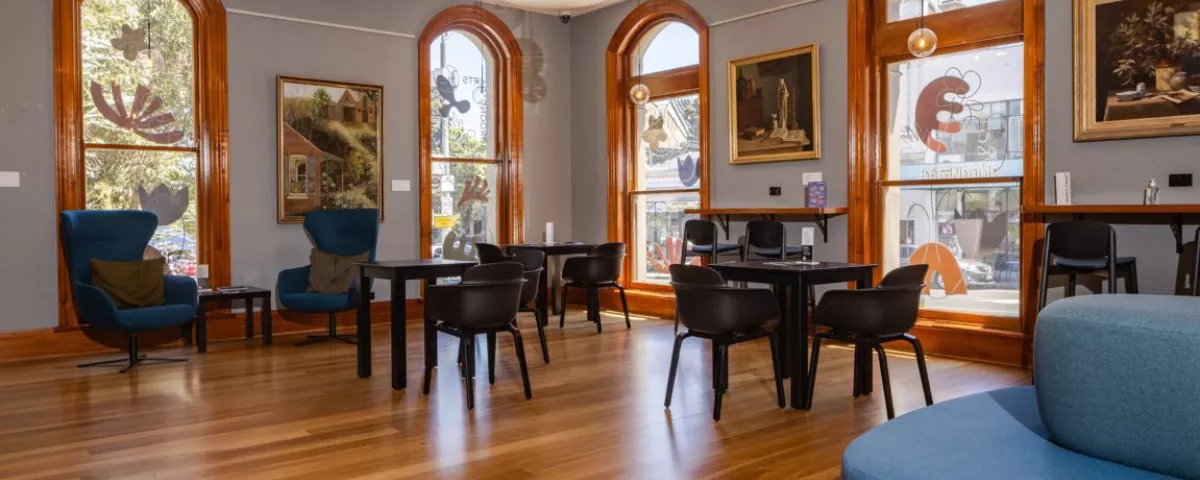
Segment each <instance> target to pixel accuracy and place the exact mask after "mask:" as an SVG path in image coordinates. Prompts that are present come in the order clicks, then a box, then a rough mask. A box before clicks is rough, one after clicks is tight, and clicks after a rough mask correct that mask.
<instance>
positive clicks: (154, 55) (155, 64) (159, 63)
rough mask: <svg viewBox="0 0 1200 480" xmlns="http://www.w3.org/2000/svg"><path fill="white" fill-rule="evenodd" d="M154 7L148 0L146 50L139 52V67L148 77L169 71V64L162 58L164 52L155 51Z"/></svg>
mask: <svg viewBox="0 0 1200 480" xmlns="http://www.w3.org/2000/svg"><path fill="white" fill-rule="evenodd" d="M152 8H153V7H152V6H151V5H150V0H146V49H145V50H142V51H141V52H138V56H137V60H138V66H140V67H141V69H142V72H144V73H145V74H146V75H147V76H154V75H158V74H160V73H163V71H165V70H166V69H167V62H166V60H165V59H164V58H163V56H162V52H159V51H158V50H155V49H154V43H153V41H154V37H153V36H152V35H153V34H152V32H151V29H150V27H151V26H152V25H151V23H150V12H151V9H152Z"/></svg>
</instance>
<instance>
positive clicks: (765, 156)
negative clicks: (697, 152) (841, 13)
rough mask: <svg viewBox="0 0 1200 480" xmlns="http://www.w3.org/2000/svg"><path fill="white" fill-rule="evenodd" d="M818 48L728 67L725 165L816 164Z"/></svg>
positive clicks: (818, 148) (818, 143)
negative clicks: (804, 162) (727, 153)
mask: <svg viewBox="0 0 1200 480" xmlns="http://www.w3.org/2000/svg"><path fill="white" fill-rule="evenodd" d="M820 78H821V70H820V62H819V59H818V49H817V44H812V45H805V46H802V47H796V48H792V49H788V50H783V51H779V52H774V53H767V54H763V55H757V56H754V57H747V58H740V59H737V60H733V61H730V62H729V86H728V89H729V149H730V154H729V163H732V164H735V165H736V164H745V163H761V162H786V161H792V160H815V159H818V158H821V85H820V83H821V82H820Z"/></svg>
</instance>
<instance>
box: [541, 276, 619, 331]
mask: <svg viewBox="0 0 1200 480" xmlns="http://www.w3.org/2000/svg"><path fill="white" fill-rule="evenodd" d="M572 287H574V288H579V289H583V290H585V291H587V304H586V305H587V306H586V307H585V308H586V309H587V319H588V321H589V322H593V323H595V324H596V333H604V325H602V324H601V321H600V289H602V288H615V289H617V291H618V292H620V294H621V310H622V311H623V312H624V313H625V329H626V330H629V329H631V328H633V324H632V323H630V321H629V302H628V301H626V300H625V288H624V287H622V286H620V285H617V284H615V283H614V284H600V285H587V284H571V283H564V284H563V288H562V304H563V305H564V308H563V309H562V311H560V312H559V314H558V328H563V327H564V326H565V325H566V324H567V309H566V307H565V305H566V304H567V289H568V288H572Z"/></svg>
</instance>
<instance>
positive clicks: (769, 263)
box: [709, 260, 875, 272]
mask: <svg viewBox="0 0 1200 480" xmlns="http://www.w3.org/2000/svg"><path fill="white" fill-rule="evenodd" d="M709 266H710V267H712V268H715V269H717V270H720V269H722V268H729V269H739V270H763V271H770V272H806V271H815V270H822V271H828V270H858V269H862V268H875V265H874V264H858V263H844V262H799V261H795V260H750V261H745V262H726V263H714V264H712V265H709Z"/></svg>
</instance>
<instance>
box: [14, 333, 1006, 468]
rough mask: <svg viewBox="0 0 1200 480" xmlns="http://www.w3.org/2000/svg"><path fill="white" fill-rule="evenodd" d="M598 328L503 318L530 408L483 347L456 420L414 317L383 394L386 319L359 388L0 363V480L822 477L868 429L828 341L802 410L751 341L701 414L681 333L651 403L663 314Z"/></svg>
mask: <svg viewBox="0 0 1200 480" xmlns="http://www.w3.org/2000/svg"><path fill="white" fill-rule="evenodd" d="M605 320H606V327H607V328H606V329H605V332H604V333H603V334H600V335H597V334H596V331H595V329H594V328H593V327H592V326H591V325H590V324H587V323H586V322H585V321H584V320H583V317H582V316H581V315H574V316H572V317H568V326H567V328H566V329H565V330H559V329H558V328H557V326H555V327H553V328H551V329H549V330H548V332H547V334H548V337H549V342H550V349H551V352H550V353H551V357H552V358H551V359H552V363H551V364H549V365H545V364H543V363H542V362H541V359H540V355H539V354H538V353H537V348H538V344H537V335H536V331H535V330H534V328H533V325H532V321H531V320H528V319H526V318H522V322H523V325H522V327H523V329H524V332H525V338H526V349H527V351H528V357H529V359H530V362H532V363H531V377H532V383H533V394H534V397H533V400H525V398H524V397H523V396H522V395H521V389H520V376H519V374H518V372H517V368H516V358H515V355H514V353H513V349H512V343H511V341H509V340H502V341H501V344H500V351H499V354H498V358H499V362H498V366H497V378H496V385H495V386H492V387H490V388H489V387H488V386H487V380H486V375H480V377H479V379H478V380H477V382H478V385H479V387H478V389H477V392H476V395H477V397H478V398H477V404H476V408H475V410H474V412H473V413H468V412H467V410H466V408H465V405H464V401H463V388H462V383H461V382H460V381H459V377H458V372H457V369H455V368H444V367H443V369H442V370H441V371H439V372H437V377H436V379H435V381H434V384H433V391H432V392H431V395H430V396H429V397H424V396H422V395H421V392H420V373H421V360H420V359H421V344H420V338H421V336H420V334H419V331H418V327H417V326H415V325H413V326H410V329H411V330H412V331H410V333H409V338H410V339H412V340H413V341H412V342H410V344H409V345H408V349H407V354H408V358H409V362H408V364H409V372H408V375H409V389H408V390H407V391H402V392H393V391H391V389H390V388H389V385H388V383H389V382H388V376H387V368H388V367H387V365H388V363H387V355H389V354H390V349H389V348H388V343H387V342H388V340H387V339H388V335H386V327H378V329H379V330H381V332H377V334H376V335H374V338H375V339H376V340H375V346H374V355H375V356H374V363H375V372H376V375H375V377H374V378H372V379H370V380H363V379H359V378H357V377H356V376H355V369H354V359H355V356H354V347H352V346H349V345H340V344H328V345H317V346H309V347H304V348H295V347H292V346H291V345H290V343H292V342H294V341H295V338H293V337H279V338H277V339H276V345H275V346H273V347H263V346H261V345H260V344H258V343H257V342H255V343H250V342H242V341H234V342H223V343H216V344H213V345H210V350H209V353H208V354H207V355H203V356H201V355H196V354H194V353H191V352H189V351H184V350H182V349H168V350H165V351H161V352H155V351H152V352H148V353H151V354H152V355H154V354H167V355H171V354H174V355H188V356H190V358H191V361H190V362H188V363H185V364H177V365H154V366H147V367H143V368H141V369H140V370H138V371H136V373H132V374H127V375H118V374H117V373H115V371H114V370H106V369H77V368H75V364H77V363H82V362H84V361H89V360H96V359H97V357H87V358H82V357H81V358H67V359H56V360H49V361H40V362H25V363H22V364H10V365H4V366H0V478H5V479H25V478H39V479H40V478H88V479H100V478H123V479H124V478H134V479H137V478H165V479H181V478H217V477H220V478H260V479H262V478H319V479H333V478H378V479H398V478H433V477H435V476H437V477H441V478H487V479H515V478H554V479H573V478H605V479H607V478H653V479H662V478H834V477H837V476H838V473H839V458H840V456H841V453H842V450H843V449H844V448H845V446H846V444H848V443H849V442H850V441H851V440H853V439H854V438H855V437H856V436H857V435H859V434H861V433H862V432H865V431H867V430H869V429H870V428H871V427H872V426H874V425H877V424H879V423H881V422H883V421H884V418H885V417H884V409H883V398H882V393H881V392H882V390H881V389H880V388H879V387H876V389H875V391H876V393H875V394H874V395H872V396H870V397H864V398H860V399H854V398H852V397H851V395H850V393H851V383H850V380H851V355H850V351H849V350H845V349H841V348H830V349H828V350H824V351H823V352H822V353H823V354H822V362H821V369H820V375H819V376H818V382H817V392H816V398H815V400H814V406H813V409H812V411H809V412H803V411H795V410H791V409H790V408H789V409H786V410H783V409H779V408H777V407H776V406H775V397H774V393H773V383H772V380H771V363H770V357H769V351H768V349H767V345H766V344H765V343H763V342H752V343H748V344H743V345H738V346H735V347H733V348H732V349H731V350H732V353H731V362H730V368H731V377H730V382H731V385H730V390H729V392H728V394H727V396H726V398H725V406H724V410H723V412H724V418H723V419H722V420H721V421H720V422H719V423H714V422H713V421H712V418H711V408H712V389H711V383H710V372H711V371H710V369H709V358H708V353H707V352H708V351H709V349H708V345H707V343H706V342H704V341H702V340H698V339H692V340H688V342H687V343H685V344H684V351H683V356H682V359H681V361H680V373H679V375H680V377H679V380H678V384H677V385H676V391H675V399H674V404H673V406H672V408H671V409H670V410H665V409H664V408H663V406H662V402H663V393H664V389H665V388H666V383H667V382H666V380H667V367H668V364H669V361H670V357H671V343H672V339H673V335H672V326H671V323H670V322H668V321H662V320H643V321H635V322H634V325H633V330H632V331H628V332H627V331H626V330H625V329H624V328H623V327H624V326H623V325H621V323H622V322H621V321H620V320H618V319H617V318H616V317H612V316H608V315H606V316H605ZM440 346H441V349H440V350H441V363H442V365H454V352H455V350H454V348H455V343H454V341H453V340H452V339H450V338H448V337H445V336H443V337H441V342H440ZM481 356H482V353H481ZM889 358H890V359H891V361H890V367H891V372H892V382H893V385H894V390H895V397H896V399H895V400H896V409H897V413H898V414H900V413H904V412H908V411H911V410H913V409H916V408H919V407H921V406H923V403H924V402H923V400H922V398H921V397H922V396H921V393H920V386H919V382H918V377H917V369H916V364H915V362H914V361H912V360H911V357H908V356H906V355H904V354H902V353H897V354H895V355H890V356H889ZM480 365H486V363H484V362H483V361H482V359H481V361H480ZM930 370H931V371H930V375H931V377H932V382H933V391H934V399H935V400H938V401H941V400H947V399H950V398H953V397H958V396H962V395H966V394H970V393H975V392H981V391H985V390H990V389H994V388H998V387H1004V386H1008V385H1015V384H1023V383H1028V378H1029V376H1028V374H1027V373H1026V372H1023V371H1020V370H1016V369H1010V368H1004V367H997V366H991V365H983V364H974V363H966V362H961V361H955V360H945V359H932V360H931V363H930ZM878 381H879V380H878V378H876V382H878Z"/></svg>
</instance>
